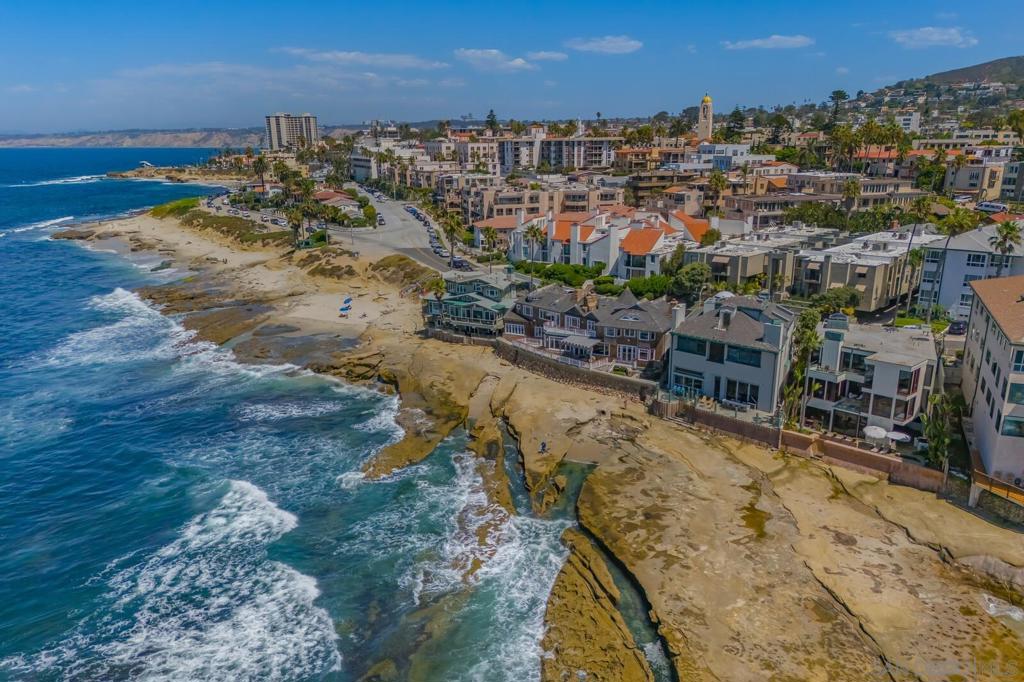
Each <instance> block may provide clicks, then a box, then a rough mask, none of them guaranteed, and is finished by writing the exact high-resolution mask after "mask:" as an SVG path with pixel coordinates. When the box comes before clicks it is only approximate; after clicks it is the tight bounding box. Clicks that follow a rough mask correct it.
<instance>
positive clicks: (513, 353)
mask: <svg viewBox="0 0 1024 682" xmlns="http://www.w3.org/2000/svg"><path fill="white" fill-rule="evenodd" d="M493 342H494V344H493V345H494V353H495V355H497V356H498V357H500V358H501V359H503V360H507V361H508V362H511V363H512V364H513V365H515V366H516V367H522V368H523V369H525V370H528V371H530V372H534V373H536V374H540V375H542V376H545V377H547V378H548V379H552V380H554V381H559V382H562V383H566V384H575V385H578V386H587V387H589V388H593V389H596V390H598V391H605V392H610V393H619V394H623V395H628V396H631V397H637V398H640V399H641V400H647V399H648V398H651V397H653V396H654V395H656V394H657V392H658V385H657V384H656V383H654V382H653V381H647V380H646V379H635V378H633V377H624V376H620V375H618V374H612V373H610V372H596V371H593V370H589V369H583V368H582V367H575V366H573V365H567V364H565V363H563V362H559V361H558V360H556V359H555V358H552V357H548V356H546V355H542V354H540V353H533V352H530V351H529V350H527V349H525V348H522V347H521V346H516V345H514V344H512V343H509V342H508V341H505V340H504V339H494V340H493Z"/></svg>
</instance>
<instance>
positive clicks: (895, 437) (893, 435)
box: [885, 431, 913, 443]
mask: <svg viewBox="0 0 1024 682" xmlns="http://www.w3.org/2000/svg"><path fill="white" fill-rule="evenodd" d="M885 437H886V438H888V439H889V440H891V441H893V442H895V443H909V442H910V441H911V440H913V438H911V437H910V434H909V433H903V432H902V431H890V432H889V433H887V434H885Z"/></svg>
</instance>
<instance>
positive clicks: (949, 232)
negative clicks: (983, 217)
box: [927, 206, 978, 324]
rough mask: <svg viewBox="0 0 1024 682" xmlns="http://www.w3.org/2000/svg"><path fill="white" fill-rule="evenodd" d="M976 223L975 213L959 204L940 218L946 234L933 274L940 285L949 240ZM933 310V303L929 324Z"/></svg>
mask: <svg viewBox="0 0 1024 682" xmlns="http://www.w3.org/2000/svg"><path fill="white" fill-rule="evenodd" d="M977 224H978V216H977V214H975V213H974V212H973V211H968V210H967V209H966V208H963V207H960V206H958V207H956V208H954V209H953V210H952V211H950V212H949V215H947V216H946V217H945V218H943V219H942V223H941V224H940V227H941V228H942V231H943V232H944V233H945V234H946V243H945V244H944V245H943V247H942V260H941V261H940V262H939V270H938V272H937V273H936V275H935V281H936V282H937V283H939V285H940V286H941V283H942V277H943V275H944V274H945V272H946V258H947V256H948V254H949V240H950V239H952V238H953V237H958V236H960V235H962V234H963V233H964V232H970V231H971V230H973V229H974V228H975V226H977ZM957 286H959V285H957ZM934 292H935V290H934V289H933V290H932V293H933V295H934ZM931 303H933V304H935V303H938V301H935V300H932V301H931ZM934 310H935V306H934V305H932V306H929V308H928V316H927V320H928V323H929V324H931V321H932V315H933V312H934Z"/></svg>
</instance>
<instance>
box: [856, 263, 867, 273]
mask: <svg viewBox="0 0 1024 682" xmlns="http://www.w3.org/2000/svg"><path fill="white" fill-rule="evenodd" d="M854 272H856V273H857V274H858V275H866V274H868V266H866V265H858V266H857V269H856V270H854Z"/></svg>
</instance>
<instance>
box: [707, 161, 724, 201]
mask: <svg viewBox="0 0 1024 682" xmlns="http://www.w3.org/2000/svg"><path fill="white" fill-rule="evenodd" d="M728 186H729V180H728V179H726V177H725V174H724V173H722V171H720V170H718V169H717V168H716V169H715V170H713V171H711V175H710V176H709V177H708V189H709V190H711V193H712V195H713V196H714V197H715V200H714V204H713V206H712V208H713V209H714V210H715V211H717V210H718V204H719V202H720V201H721V200H722V193H723V192H725V190H726V188H727V187H728Z"/></svg>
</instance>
